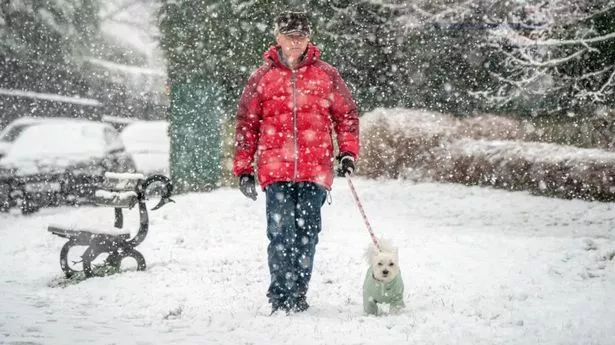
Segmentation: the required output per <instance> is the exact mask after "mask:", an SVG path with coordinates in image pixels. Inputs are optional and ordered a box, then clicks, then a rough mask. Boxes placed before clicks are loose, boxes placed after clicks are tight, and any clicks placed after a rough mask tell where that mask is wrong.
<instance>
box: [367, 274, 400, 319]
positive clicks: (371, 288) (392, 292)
mask: <svg viewBox="0 0 615 345" xmlns="http://www.w3.org/2000/svg"><path fill="white" fill-rule="evenodd" d="M380 303H385V304H389V305H390V310H391V311H398V310H400V309H402V308H404V307H405V306H406V305H405V304H404V282H403V280H402V279H401V273H400V274H398V275H397V277H395V279H393V280H391V281H390V282H388V283H385V282H382V281H379V280H376V279H375V278H374V272H373V271H372V268H371V267H370V268H369V269H368V270H367V274H366V275H365V282H364V283H363V310H364V311H365V312H366V313H367V314H372V315H378V304H380Z"/></svg>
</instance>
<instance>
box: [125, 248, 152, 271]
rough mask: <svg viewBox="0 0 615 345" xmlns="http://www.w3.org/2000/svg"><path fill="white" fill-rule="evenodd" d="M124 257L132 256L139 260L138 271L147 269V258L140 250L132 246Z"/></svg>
mask: <svg viewBox="0 0 615 345" xmlns="http://www.w3.org/2000/svg"><path fill="white" fill-rule="evenodd" d="M124 257H130V258H133V259H135V261H136V262H137V271H145V269H146V268H147V266H146V265H145V258H144V257H143V254H141V253H140V252H139V251H138V250H136V249H134V248H132V249H129V250H128V251H126V252H125V253H124Z"/></svg>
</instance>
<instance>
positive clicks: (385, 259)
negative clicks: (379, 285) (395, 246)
mask: <svg viewBox="0 0 615 345" xmlns="http://www.w3.org/2000/svg"><path fill="white" fill-rule="evenodd" d="M370 262H371V266H372V272H373V273H374V278H375V279H376V280H379V281H382V282H384V283H388V282H390V281H392V280H393V279H395V277H397V275H398V274H399V265H398V263H399V261H398V256H397V250H395V251H394V252H389V251H382V252H378V253H374V254H373V255H372V257H371V260H370Z"/></svg>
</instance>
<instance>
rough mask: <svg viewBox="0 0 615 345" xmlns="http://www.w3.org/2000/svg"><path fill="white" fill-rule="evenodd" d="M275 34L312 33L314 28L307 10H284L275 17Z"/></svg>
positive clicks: (308, 34)
mask: <svg viewBox="0 0 615 345" xmlns="http://www.w3.org/2000/svg"><path fill="white" fill-rule="evenodd" d="M273 33H274V35H277V34H282V35H290V34H300V35H304V36H311V35H312V28H311V26H310V21H309V20H308V17H307V14H306V13H305V12H293V11H284V12H281V13H280V14H278V15H277V16H276V18H275V29H274V31H273Z"/></svg>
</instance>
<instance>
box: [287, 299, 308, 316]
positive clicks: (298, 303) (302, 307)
mask: <svg viewBox="0 0 615 345" xmlns="http://www.w3.org/2000/svg"><path fill="white" fill-rule="evenodd" d="M309 307H310V305H309V304H308V302H307V299H306V298H305V296H301V297H299V298H297V299H295V301H294V303H293V305H292V307H291V310H292V311H293V312H295V313H301V312H304V311H306V310H308V308H309Z"/></svg>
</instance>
